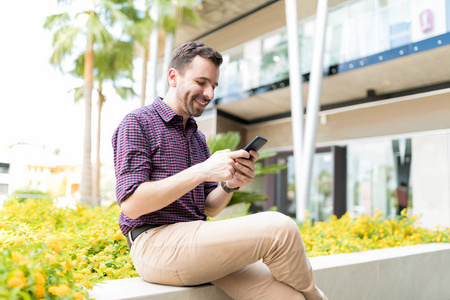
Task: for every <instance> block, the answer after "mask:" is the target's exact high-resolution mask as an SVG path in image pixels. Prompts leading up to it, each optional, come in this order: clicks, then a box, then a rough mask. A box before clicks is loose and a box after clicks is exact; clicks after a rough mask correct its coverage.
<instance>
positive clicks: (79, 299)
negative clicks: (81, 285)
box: [72, 292, 84, 300]
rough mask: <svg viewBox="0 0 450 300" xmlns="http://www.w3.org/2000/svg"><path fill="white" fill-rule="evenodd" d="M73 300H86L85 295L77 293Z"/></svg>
mask: <svg viewBox="0 0 450 300" xmlns="http://www.w3.org/2000/svg"><path fill="white" fill-rule="evenodd" d="M72 297H73V300H84V295H83V294H82V293H80V292H75V293H73V294H72Z"/></svg>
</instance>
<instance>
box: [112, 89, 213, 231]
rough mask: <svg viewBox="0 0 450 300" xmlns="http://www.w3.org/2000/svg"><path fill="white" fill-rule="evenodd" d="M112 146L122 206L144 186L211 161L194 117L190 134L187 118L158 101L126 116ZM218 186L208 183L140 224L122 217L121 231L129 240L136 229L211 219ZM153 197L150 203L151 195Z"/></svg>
mask: <svg viewBox="0 0 450 300" xmlns="http://www.w3.org/2000/svg"><path fill="white" fill-rule="evenodd" d="M185 132H186V135H185ZM112 145H113V149H114V167H115V173H116V196H117V202H118V204H119V205H120V204H122V202H123V201H125V200H126V199H127V198H128V197H129V196H130V195H131V194H133V192H134V191H135V190H136V188H137V187H138V186H139V185H140V184H141V183H143V182H145V181H157V180H161V179H164V178H166V177H169V176H172V175H174V174H176V173H179V172H181V171H183V170H184V169H187V168H189V167H191V166H193V165H195V164H198V163H201V162H203V161H205V160H206V159H207V158H208V157H209V156H210V154H209V150H208V146H207V145H206V138H205V136H204V135H203V133H201V132H200V131H198V130H197V124H196V122H195V120H194V118H193V117H190V118H189V119H188V121H187V124H186V131H185V128H184V124H183V117H181V116H178V115H176V114H175V112H174V111H173V110H172V109H171V108H170V107H169V106H168V105H167V104H166V103H164V102H163V100H162V98H159V97H158V98H156V99H155V101H154V103H153V104H151V105H149V106H146V107H142V108H139V109H137V110H135V111H133V112H131V113H129V114H128V115H127V116H125V118H124V119H123V121H122V122H121V123H120V125H119V126H118V128H117V129H116V131H115V132H114V135H113V137H112ZM216 186H217V183H216V182H203V183H201V184H199V185H198V186H197V187H196V188H194V189H193V190H191V191H189V192H188V193H186V194H185V195H183V196H182V197H181V198H179V199H177V200H176V201H175V202H173V203H171V204H170V205H168V206H166V207H164V208H162V209H160V210H158V211H155V212H152V213H149V214H145V215H142V216H140V217H139V218H137V219H135V220H133V219H130V218H128V217H127V216H126V215H125V214H124V213H123V212H122V213H121V214H120V217H119V225H120V229H121V230H122V233H123V234H124V235H125V236H127V234H128V232H129V231H130V230H131V229H133V228H135V227H138V226H141V225H144V224H152V225H161V224H172V223H178V222H188V221H196V220H206V215H205V213H204V212H205V199H206V196H207V195H208V194H209V193H210V192H211V191H212V190H213V189H214V188H215V187H216ZM148 196H149V199H151V194H150V195H148Z"/></svg>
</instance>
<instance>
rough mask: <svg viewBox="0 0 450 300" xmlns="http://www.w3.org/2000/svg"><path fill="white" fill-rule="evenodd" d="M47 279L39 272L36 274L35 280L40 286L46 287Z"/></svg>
mask: <svg viewBox="0 0 450 300" xmlns="http://www.w3.org/2000/svg"><path fill="white" fill-rule="evenodd" d="M45 279H46V276H45V275H44V274H42V273H41V272H37V273H36V274H34V280H36V282H37V283H38V284H40V285H45Z"/></svg>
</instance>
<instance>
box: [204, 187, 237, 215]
mask: <svg viewBox="0 0 450 300" xmlns="http://www.w3.org/2000/svg"><path fill="white" fill-rule="evenodd" d="M232 196H233V193H227V192H225V191H224V190H223V188H222V187H221V186H220V185H219V186H218V187H217V188H215V189H214V190H212V191H211V193H209V195H208V196H207V197H206V201H205V214H206V215H207V216H208V217H215V216H217V215H218V214H219V213H220V212H221V211H222V210H223V209H224V208H225V207H226V206H227V205H228V203H229V202H230V200H231V197H232Z"/></svg>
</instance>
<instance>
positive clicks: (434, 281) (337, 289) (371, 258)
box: [89, 243, 450, 300]
mask: <svg viewBox="0 0 450 300" xmlns="http://www.w3.org/2000/svg"><path fill="white" fill-rule="evenodd" d="M311 264H312V266H313V268H314V275H315V278H316V282H317V285H318V286H319V287H320V288H321V289H322V290H323V291H324V292H325V294H326V295H327V296H328V298H329V299H330V300H339V299H342V300H344V299H345V300H361V299H365V300H371V299H377V300H378V299H395V300H402V299H405V300H406V299H408V300H411V299H412V300H414V299H440V300H450V287H449V286H450V272H449V270H450V244H444V243H439V244H425V245H416V246H408V247H398V248H387V249H379V250H371V251H364V252H357V253H346V254H336V255H329V256H320V257H312V258H311ZM89 294H90V296H91V297H93V298H95V299H96V300H116V299H127V300H128V299H129V300H131V299H164V300H166V299H167V300H172V299H183V300H202V299H205V300H206V299H213V300H229V299H231V298H229V297H228V296H227V295H226V294H225V293H224V292H222V291H221V290H219V289H218V288H216V287H214V286H213V285H209V284H206V285H201V286H195V287H173V286H165V285H158V284H151V283H147V282H145V281H143V280H142V279H141V278H139V277H137V278H128V279H120V280H109V281H105V282H103V283H101V284H99V285H97V286H95V287H94V289H93V290H91V291H89Z"/></svg>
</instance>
